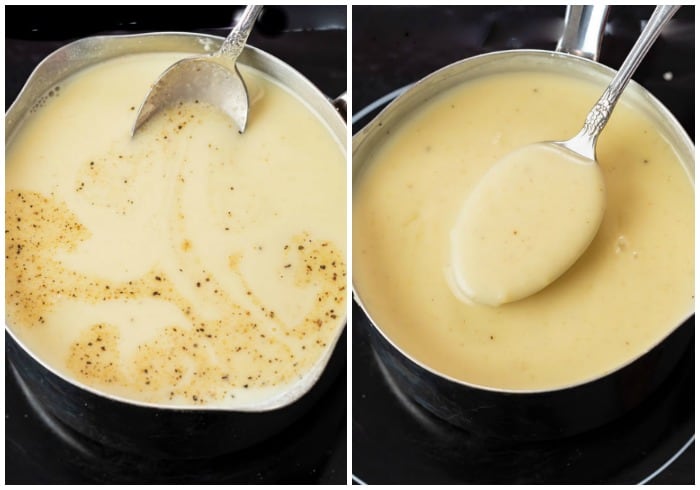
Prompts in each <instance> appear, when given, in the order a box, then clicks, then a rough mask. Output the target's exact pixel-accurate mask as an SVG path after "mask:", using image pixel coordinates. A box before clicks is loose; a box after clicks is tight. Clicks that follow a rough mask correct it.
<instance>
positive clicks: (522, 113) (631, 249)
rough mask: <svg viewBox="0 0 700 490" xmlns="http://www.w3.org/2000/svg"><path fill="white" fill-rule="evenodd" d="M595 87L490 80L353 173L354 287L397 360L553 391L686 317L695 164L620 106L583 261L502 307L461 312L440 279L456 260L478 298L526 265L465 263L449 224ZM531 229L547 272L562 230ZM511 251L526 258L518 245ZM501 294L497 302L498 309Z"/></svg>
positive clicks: (407, 122)
mask: <svg viewBox="0 0 700 490" xmlns="http://www.w3.org/2000/svg"><path fill="white" fill-rule="evenodd" d="M600 91H601V88H600V87H599V86H598V85H596V84H593V83H591V82H587V81H586V80H582V79H580V78H575V77H573V76H567V75H563V74H556V73H551V72H550V73H542V72H540V73H537V72H527V71H523V72H512V73H507V74H497V75H496V74H493V75H487V76H486V75H485V76H482V77H481V78H477V79H474V80H472V81H469V82H465V83H463V84H461V85H458V86H454V87H452V88H451V89H449V90H446V91H445V92H443V93H442V94H440V95H438V96H435V97H433V98H431V99H429V100H428V101H427V102H425V103H424V104H423V105H421V106H420V107H419V108H418V109H416V110H415V111H414V112H413V113H412V114H411V115H410V116H409V117H406V118H405V119H404V120H402V121H401V123H400V124H398V125H397V126H396V127H391V128H390V132H389V131H387V132H386V133H385V137H384V139H383V141H382V143H381V144H379V145H378V146H377V147H376V148H375V149H373V151H372V153H371V154H369V156H368V157H367V161H364V162H361V167H360V170H359V171H358V173H357V175H356V176H355V178H354V184H353V284H354V286H355V289H356V291H357V293H358V295H359V297H360V299H361V301H362V303H363V305H364V306H365V308H366V310H367V312H368V313H369V315H370V316H371V317H372V319H373V320H374V321H375V322H376V324H377V325H378V326H379V328H381V330H382V331H383V332H384V333H385V334H386V336H387V337H388V338H389V339H391V341H392V342H394V343H395V344H396V345H397V346H398V347H399V348H400V349H402V350H403V351H404V352H406V353H407V354H408V355H410V356H411V357H413V358H414V359H416V360H417V361H419V362H421V363H422V364H424V365H426V366H429V367H430V368H432V369H434V370H436V371H438V372H440V373H442V374H444V375H447V376H450V377H453V378H455V379H458V380H462V381H464V382H467V383H472V384H475V385H480V386H485V387H490V388H494V389H506V390H547V389H556V388H560V387H564V386H568V385H571V384H575V383H579V382H584V381H586V380H590V379H592V378H595V377H597V376H600V375H603V374H605V373H608V372H611V371H613V370H615V369H616V368H618V367H620V366H621V365H623V364H625V363H627V362H629V361H631V360H632V359H634V358H636V357H638V356H639V355H641V354H642V353H644V352H646V351H648V350H649V349H650V348H652V347H653V346H654V345H656V344H657V343H658V342H659V341H660V340H661V339H663V338H664V337H665V336H666V335H668V333H669V332H670V331H671V330H672V329H674V328H675V327H676V326H677V325H679V324H680V323H681V322H682V321H684V320H685V319H686V318H687V317H688V316H689V315H690V314H691V313H692V311H693V303H694V187H693V181H692V177H691V176H690V171H689V169H690V165H692V162H682V161H680V158H679V156H678V155H677V154H676V153H675V151H674V149H673V148H672V147H671V145H670V143H669V142H668V141H666V140H665V139H664V137H663V136H662V133H661V131H659V128H657V127H656V126H655V124H654V122H653V121H652V120H651V119H650V118H649V117H648V116H647V115H646V114H645V112H643V111H642V110H640V109H637V108H635V107H633V106H632V105H631V104H630V103H628V102H626V101H625V99H624V97H623V100H622V102H621V103H620V104H618V106H617V107H616V109H615V112H614V113H613V116H612V119H611V120H610V122H609V124H608V126H607V127H606V129H605V130H604V132H603V133H602V135H601V137H600V139H599V141H598V147H597V154H598V160H599V163H600V166H601V168H602V172H603V182H604V188H605V211H604V217H603V221H602V223H601V225H600V228H599V229H598V231H597V234H596V235H595V238H594V239H593V241H592V242H591V244H590V245H589V246H588V248H587V249H586V250H585V252H584V253H583V254H582V255H581V257H580V258H579V259H578V261H576V263H575V264H574V265H573V266H572V267H571V268H570V269H568V271H567V272H565V273H564V275H562V276H561V277H559V279H557V280H555V281H554V282H553V283H552V284H550V285H549V286H547V287H546V288H544V289H543V290H542V291H540V292H539V293H537V294H534V295H532V296H529V297H526V298H523V299H521V300H519V301H514V302H512V303H507V304H502V305H500V306H489V305H483V304H478V303H477V302H471V303H470V302H469V301H464V298H463V297H461V295H460V292H461V291H463V290H465V289H468V287H469V284H466V285H462V286H464V288H460V287H455V284H454V281H455V277H454V274H453V273H451V272H450V269H449V268H450V263H451V262H452V261H454V259H455V256H454V254H455V253H460V254H464V256H463V257H458V258H459V259H460V260H463V261H464V264H467V265H468V264H471V265H469V267H471V268H470V269H469V276H468V277H469V278H470V279H475V280H479V281H481V284H483V285H485V286H483V290H485V291H486V290H488V289H486V286H488V285H489V284H490V282H491V279H493V278H492V277H489V276H488V275H489V274H490V273H491V271H493V272H494V274H496V273H497V274H507V272H508V269H509V268H511V269H512V270H513V271H516V270H517V268H518V267H519V266H520V265H521V264H520V262H521V261H519V260H518V259H517V257H515V258H514V260H513V261H512V263H507V264H505V263H504V264H495V265H492V267H489V266H488V261H489V257H488V256H484V254H485V253H488V250H489V249H493V250H494V253H500V252H499V248H498V247H497V246H496V245H498V244H494V246H493V247H492V248H489V247H484V246H479V247H478V253H479V254H480V255H479V256H477V257H476V258H475V257H470V255H469V254H470V253H471V252H472V251H473V250H471V249H467V248H468V247H470V246H473V247H475V245H474V240H476V239H477V238H476V237H474V236H460V233H461V230H463V228H460V226H459V225H460V223H462V222H463V221H464V218H463V217H460V212H461V210H462V209H463V204H464V202H465V200H466V199H468V197H469V196H470V193H471V192H472V191H473V190H474V189H475V188H476V186H477V184H478V183H479V182H480V181H481V179H482V178H483V177H484V175H486V173H487V172H488V171H489V170H490V169H491V167H492V166H493V165H494V163H495V162H497V161H498V160H499V159H501V158H502V157H503V156H505V155H507V154H509V153H510V152H513V151H515V150H516V149H518V148H521V147H524V146H526V145H529V144H531V143H535V142H538V141H561V140H566V139H568V138H570V137H571V136H572V135H574V134H576V133H577V132H578V131H579V130H580V127H581V125H582V122H583V121H584V120H585V117H586V114H587V112H588V111H589V109H590V108H591V107H592V106H593V104H594V103H595V101H596V100H597V98H598V97H599V95H600ZM382 129H383V130H384V128H382ZM525 184H527V183H525ZM579 187H580V188H581V189H584V190H585V189H588V190H591V189H593V190H594V191H595V190H596V189H597V188H596V187H595V186H593V187H592V186H575V185H571V186H570V188H569V189H567V191H566V192H567V193H569V194H570V195H569V199H570V200H571V202H572V203H577V202H580V201H581V200H582V199H583V200H588V199H592V196H590V195H588V194H586V193H585V192H583V193H577V191H576V189H577V188H579ZM518 196H519V193H517V192H508V193H506V192H504V193H503V195H502V196H500V201H499V202H498V205H499V206H500V205H502V206H504V207H509V206H510V207H517V206H519V205H522V204H523V203H519V202H518ZM526 205H527V203H526ZM596 205H597V204H596ZM556 213H559V214H561V216H562V219H567V218H566V217H567V216H568V213H569V211H568V210H567V209H566V208H564V209H560V210H556V212H552V213H549V215H551V216H554V215H556ZM494 216H495V215H494ZM482 218H483V217H480V218H479V219H481V222H482V223H486V224H488V220H486V219H482ZM494 219H496V218H495V217H494ZM460 220H462V221H460ZM548 222H549V221H548ZM509 225H511V224H509ZM568 225H569V223H566V222H563V223H562V226H568ZM540 228H541V229H539V228H538V229H537V230H536V234H533V236H532V237H530V240H531V242H532V243H533V244H536V243H539V244H545V245H547V246H550V247H553V252H552V258H553V260H556V259H557V258H556V256H555V255H556V246H557V243H558V242H557V241H552V240H549V239H548V238H547V237H548V235H549V236H554V237H556V236H558V231H559V230H554V229H552V228H551V227H540ZM472 229H476V228H475V227H472ZM533 229H534V228H533ZM531 231H532V230H531ZM503 232H504V234H503V235H502V236H503V239H504V240H521V239H525V238H527V237H522V236H519V235H518V232H519V230H518V228H517V226H516V227H512V228H510V229H506V228H504V229H503ZM492 236H493V237H496V238H497V237H498V235H497V234H493V235H492ZM455 244H456V245H457V247H456V250H457V252H455V250H454V245H455ZM561 245H562V246H564V245H565V244H564V243H562V244H561ZM465 247H467V248H465ZM516 250H518V253H520V252H523V253H527V246H525V247H520V245H519V244H518V248H517V249H516ZM525 257H527V256H525ZM480 258H481V259H483V260H482V262H483V263H482V262H480V261H479V259H480ZM530 265H531V264H528V267H529V266H530ZM463 266H464V265H462V266H460V267H463ZM545 266H548V264H545ZM547 268H548V267H543V268H542V269H543V271H542V273H543V274H544V273H545V272H546V270H545V269H547ZM518 272H519V271H518ZM530 273H531V274H538V273H539V272H538V270H532V271H531V272H530ZM480 274H481V275H482V276H480ZM543 279H546V278H544V277H543ZM501 296H502V294H501V293H500V292H499V291H495V293H494V294H493V296H492V297H493V298H495V299H494V301H493V303H494V304H498V303H500V302H501Z"/></svg>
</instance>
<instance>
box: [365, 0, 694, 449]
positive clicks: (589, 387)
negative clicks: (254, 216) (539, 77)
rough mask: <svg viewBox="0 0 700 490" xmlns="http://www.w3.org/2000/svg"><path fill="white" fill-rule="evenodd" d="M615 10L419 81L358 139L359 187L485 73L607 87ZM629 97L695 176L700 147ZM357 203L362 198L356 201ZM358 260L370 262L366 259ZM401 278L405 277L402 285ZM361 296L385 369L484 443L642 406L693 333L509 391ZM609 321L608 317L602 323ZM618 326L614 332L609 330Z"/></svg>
mask: <svg viewBox="0 0 700 490" xmlns="http://www.w3.org/2000/svg"><path fill="white" fill-rule="evenodd" d="M606 9H607V8H606V7H602V6H587V7H580V6H579V7H570V8H569V9H568V10H567V14H566V21H565V27H564V30H563V35H562V37H561V39H560V41H559V44H558V46H557V49H556V50H555V51H547V50H526V49H522V50H521V49H518V50H509V51H500V52H493V53H487V54H483V55H479V56H475V57H471V58H467V59H464V60H462V61H458V62H456V63H453V64H451V65H449V66H446V67H444V68H441V69H439V70H437V71H435V72H433V73H432V74H430V75H428V76H426V77H425V78H423V79H421V80H420V81H418V82H417V83H415V84H414V85H413V86H412V87H411V88H410V89H408V90H407V91H405V92H403V93H402V94H401V95H399V96H398V97H397V98H396V99H395V100H394V101H393V102H392V103H391V104H389V105H388V106H387V107H386V108H385V109H383V110H382V111H381V112H380V113H379V114H378V115H376V117H374V119H373V120H372V121H370V122H369V123H368V124H367V125H366V126H365V127H363V128H362V129H361V130H360V131H359V132H358V133H356V135H355V136H354V138H353V149H352V151H353V182H354V183H355V182H356V181H357V178H358V176H359V175H361V174H362V172H363V170H364V168H365V165H366V163H367V161H368V160H369V159H370V157H371V156H372V154H373V152H375V151H376V150H377V148H379V147H380V146H381V144H382V141H383V140H384V138H385V135H386V134H387V133H389V132H390V131H391V130H392V129H393V128H395V127H397V126H398V125H399V124H400V123H401V121H402V120H403V119H405V118H406V116H407V115H409V114H411V113H412V112H413V111H415V110H416V109H417V108H418V107H419V106H421V104H423V103H424V101H426V100H428V99H430V98H432V97H435V96H438V95H439V94H441V93H443V92H444V91H446V90H447V89H449V88H451V87H453V86H455V85H457V84H460V83H462V82H465V81H469V80H473V79H477V78H478V77H481V76H484V75H487V74H493V73H504V72H511V71H518V70H541V71H545V72H547V71H551V72H555V73H569V74H575V76H576V77H577V78H581V79H587V80H593V81H598V82H599V83H600V84H601V87H604V86H605V85H607V83H608V81H609V80H610V79H611V78H612V76H613V74H614V71H613V70H612V69H611V68H609V67H607V66H605V65H603V64H601V63H598V62H597V61H596V59H597V56H598V51H599V48H600V46H601V39H602V34H603V30H604V26H605V21H606V16H607V10H606ZM626 90H627V94H626V96H627V97H628V99H629V100H630V101H632V102H633V103H634V104H635V105H637V106H638V107H642V108H643V110H644V112H645V113H646V114H648V115H649V116H650V117H651V118H653V120H654V121H655V122H656V123H657V124H658V126H659V127H660V128H661V131H662V133H663V137H664V138H665V139H666V140H667V141H669V142H670V144H671V145H672V147H673V148H674V149H675V151H676V152H677V154H678V155H680V157H681V161H683V162H684V164H685V165H686V171H687V174H688V175H689V176H690V177H691V179H692V178H693V177H692V176H693V174H694V169H693V165H694V157H693V155H694V146H693V142H692V141H691V139H690V138H689V137H688V135H687V134H686V133H685V131H684V130H683V128H682V126H681V125H680V124H679V123H678V121H677V120H676V119H675V118H674V117H673V115H672V114H671V113H670V111H669V110H668V109H667V108H666V107H664V106H663V105H662V104H661V103H660V102H659V101H658V100H657V99H656V98H654V97H653V96H652V95H651V94H650V93H649V92H648V91H647V90H646V89H644V88H643V87H642V86H641V85H639V84H637V83H635V82H631V83H630V85H629V86H628V88H627V89H626ZM353 199H357V197H356V196H353ZM354 257H355V258H354V261H355V262H356V263H357V261H360V260H362V257H361V256H360V255H358V254H357V253H356V254H354ZM397 280H400V279H397ZM353 290H354V299H355V301H356V302H357V303H358V304H359V305H360V306H361V307H362V309H363V311H364V313H365V314H366V316H367V317H368V319H369V320H370V322H369V323H370V324H371V327H370V332H369V337H370V340H371V344H372V346H373V348H374V351H375V354H376V356H377V358H378V359H379V361H380V363H381V365H382V367H383V371H384V373H385V374H386V375H387V376H388V377H389V378H390V379H391V381H392V382H393V384H394V385H395V386H396V387H398V389H400V390H401V391H402V392H403V393H405V394H406V395H408V397H409V399H411V400H412V401H413V402H415V403H417V404H418V405H419V406H422V407H423V408H424V409H426V410H428V411H429V412H431V413H433V414H435V415H437V416H438V417H440V418H441V419H444V420H446V421H448V422H450V423H452V424H454V425H456V426H458V427H461V428H463V429H466V430H468V431H469V432H471V433H473V434H477V435H479V436H481V437H487V438H490V437H493V438H501V439H503V438H506V439H511V440H546V439H555V438H561V437H566V436H570V435H573V434H577V433H582V432H584V431H587V430H590V429H593V428H595V427H599V426H601V425H603V424H605V423H608V422H611V421H612V420H614V419H615V418H617V417H620V416H621V415H623V414H624V413H626V412H628V411H629V410H631V409H632V408H633V407H635V406H637V405H639V404H640V403H641V402H642V401H643V400H644V399H645V398H647V397H648V396H649V395H650V394H651V393H652V392H654V391H655V390H656V389H657V388H658V387H659V386H660V384H661V383H662V382H663V381H664V380H665V379H666V378H667V377H668V376H669V374H670V373H671V372H672V370H673V368H674V366H676V364H677V362H678V361H679V360H680V359H681V357H682V354H683V353H684V352H685V349H686V348H687V347H688V345H689V341H690V339H691V338H692V337H693V330H694V328H693V324H694V315H693V314H691V315H689V316H688V317H687V318H685V319H684V321H682V322H680V323H679V324H678V325H673V328H669V330H668V334H667V335H666V336H665V338H663V340H661V341H660V342H658V343H657V344H656V345H655V346H654V347H653V348H651V349H650V350H648V351H647V352H645V353H644V354H642V355H640V356H639V357H637V358H635V359H633V360H631V361H629V362H628V363H626V364H625V365H623V366H620V367H619V368H617V369H615V370H614V371H612V372H609V373H607V374H605V375H602V376H599V377H597V378H595V379H591V380H588V381H586V382H582V383H578V384H574V385H570V386H566V387H564V388H558V389H544V390H531V391H528V390H500V389H492V388H489V387H484V386H481V385H476V384H470V383H467V382H464V381H462V380H458V379H455V378H454V377H451V376H448V375H446V374H445V373H443V372H440V371H439V370H437V369H434V368H433V367H431V366H429V365H427V364H426V363H425V362H423V361H421V360H420V359H417V358H416V357H415V356H413V355H412V354H411V353H410V352H408V351H407V350H406V349H405V348H403V347H402V346H401V345H399V343H398V342H396V340H395V339H393V338H392V336H391V335H390V334H389V333H387V330H386V329H385V328H383V325H382V323H381V322H377V321H375V319H374V318H373V317H374V312H373V310H372V309H371V308H368V307H367V304H368V301H367V297H366V296H364V295H365V294H366V293H365V292H364V291H363V290H362V289H361V288H358V285H357V282H354V288H353ZM600 321H605V319H604V318H601V320H600ZM610 328H615V326H614V325H610Z"/></svg>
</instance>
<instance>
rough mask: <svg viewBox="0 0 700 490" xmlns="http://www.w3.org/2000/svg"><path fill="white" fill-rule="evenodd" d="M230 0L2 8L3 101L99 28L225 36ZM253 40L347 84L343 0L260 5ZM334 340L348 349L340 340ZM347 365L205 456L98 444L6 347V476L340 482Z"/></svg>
mask: <svg viewBox="0 0 700 490" xmlns="http://www.w3.org/2000/svg"><path fill="white" fill-rule="evenodd" d="M236 10H237V8H236V7H225V6H217V7H197V8H192V7H189V8H188V7H177V6H168V7H158V8H142V7H83V6H80V7H75V6H74V7H60V8H59V7H40V8H39V7H17V6H10V7H6V8H5V14H6V18H5V19H6V20H5V27H6V32H5V34H6V38H5V73H6V75H5V105H6V109H7V107H9V105H10V104H11V103H12V101H13V100H14V99H15V97H16V96H17V94H18V92H19V90H20V89H21V88H22V86H23V85H24V83H25V81H26V79H27V77H28V76H29V74H30V73H31V71H32V70H33V69H34V67H35V66H36V65H37V63H39V62H40V61H41V60H42V59H43V58H44V57H45V56H46V55H48V54H49V53H51V52H52V51H54V50H55V49H57V48H58V47H60V46H62V45H64V44H67V43H68V42H70V41H72V40H75V39H78V38H80V37H86V36H91V35H98V34H127V33H135V32H150V31H189V32H201V33H207V34H216V35H222V36H225V35H226V34H228V30H229V27H228V26H230V25H231V20H232V19H233V16H234V13H235V12H236ZM249 43H250V44H251V45H253V46H256V47H258V48H261V49H263V50H265V51H267V52H269V53H272V54H273V55H275V56H277V57H278V58H280V59H282V60H284V61H285V62H287V63H288V64H290V65H292V66H293V67H295V68H296V69H297V70H299V71H300V72H301V73H303V74H304V75H305V76H306V77H307V78H309V79H310V80H311V81H312V82H313V83H314V84H316V85H317V86H318V87H319V88H320V89H321V91H323V92H324V93H326V94H327V95H329V96H330V97H335V96H337V95H339V94H340V93H341V92H343V91H345V90H346V83H347V76H346V69H347V66H346V59H347V57H346V52H347V30H346V9H345V6H336V7H290V6H285V7H266V9H265V10H264V11H263V14H262V17H261V19H260V21H259V23H258V24H257V25H256V28H255V30H254V31H253V33H252V34H251V36H250V39H249ZM338 348H339V349H341V350H342V351H344V350H345V342H344V341H343V342H340V343H339V344H338ZM346 386H347V384H346V370H345V369H343V370H341V372H340V373H339V375H338V377H337V379H336V381H335V382H334V384H333V385H332V387H331V388H330V389H329V391H328V392H326V393H325V395H324V396H323V398H321V399H320V400H319V402H318V403H317V404H316V405H314V407H313V408H312V409H311V410H310V411H309V412H308V413H307V414H306V415H305V416H304V417H303V418H302V419H300V420H299V421H298V422H296V423H295V424H293V425H292V426H291V427H289V428H288V429H287V430H285V431H283V432H282V433H280V434H278V435H277V436H274V437H272V438H271V439H269V440H267V441H264V442H262V443H260V444H259V445H256V446H254V447H252V448H249V449H246V450H244V451H241V452H238V453H233V454H228V455H224V456H221V457H218V458H212V459H207V460H190V461H176V460H153V459H148V458H144V457H142V456H140V455H138V454H127V453H122V452H119V451H115V450H113V449H110V448H108V447H103V446H99V445H97V444H96V443H94V442H93V441H90V440H88V439H86V438H84V437H83V436H81V435H80V434H77V433H75V432H73V431H71V430H70V429H67V428H66V427H64V426H62V425H61V424H60V423H57V422H56V421H55V420H53V419H51V418H50V417H48V416H46V414H45V413H44V412H43V411H42V410H41V407H39V406H36V405H33V404H32V401H31V399H30V398H27V397H26V396H25V395H24V393H23V392H22V389H21V388H20V385H19V384H18V379H17V378H16V376H15V374H14V373H13V370H12V366H11V363H10V361H9V360H7V356H6V364H5V477H6V483H14V484H23V483H34V484H51V483H62V484H79V483H127V482H128V483H268V484H275V483H302V484H305V483H339V484H343V483H346V481H347V437H346V436H347V430H346V428H347V389H346Z"/></svg>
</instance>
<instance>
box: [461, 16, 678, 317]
mask: <svg viewBox="0 0 700 490" xmlns="http://www.w3.org/2000/svg"><path fill="white" fill-rule="evenodd" d="M678 8H679V6H673V5H661V6H658V7H657V8H656V10H654V13H653V14H652V16H651V18H650V19H649V21H648V23H647V25H646V26H645V27H644V30H643V31H642V33H641V35H640V37H639V39H637V42H636V43H635V45H634V47H633V48H632V50H631V51H630V53H629V54H628V55H627V58H626V59H625V61H624V63H623V64H622V66H621V67H620V70H619V71H618V72H617V74H616V75H615V76H614V77H613V79H612V81H611V82H610V85H609V86H608V88H607V89H606V90H605V92H603V95H602V96H601V97H600V99H599V100H598V102H597V103H596V104H595V105H594V106H593V108H592V109H591V111H590V112H589V114H588V116H587V117H586V122H585V124H584V125H583V128H582V129H581V131H580V132H579V133H578V134H577V135H576V136H574V137H573V138H571V139H569V140H566V141H556V142H543V143H536V144H534V145H528V146H526V147H523V148H520V149H518V150H516V151H514V152H512V153H510V154H508V155H506V156H505V157H504V158H503V159H501V160H499V161H498V162H496V164H495V165H494V166H493V167H492V168H491V169H490V170H489V172H487V173H486V175H485V176H484V177H483V178H482V180H481V181H480V182H479V183H478V184H477V186H476V188H475V190H474V191H473V192H472V194H471V195H470V196H469V198H468V199H467V200H466V201H465V203H464V205H463V207H462V210H461V212H460V213H459V215H458V218H457V221H456V223H455V225H454V226H453V228H452V231H451V234H450V238H451V255H450V262H451V263H450V265H449V267H448V282H449V284H450V286H451V287H452V289H453V291H454V292H455V295H456V296H457V297H458V298H459V299H461V300H463V301H465V302H476V303H481V304H487V305H492V306H497V305H500V304H503V303H508V302H511V301H516V300H519V299H522V298H525V297H527V296H530V295H532V294H535V293H536V292H538V291H540V290H541V289H543V288H545V287H546V286H548V285H549V284H550V283H552V282H553V281H554V280H556V279H557V278H558V277H559V276H561V275H562V274H563V273H564V272H566V271H567V270H568V269H569V268H570V267H571V266H572V265H573V264H574V263H575V262H576V261H577V260H578V258H579V257H580V256H581V255H582V254H583V252H584V251H585V250H586V249H587V248H588V246H589V245H590V243H591V241H592V240H593V238H594V237H595V235H596V234H597V232H598V228H599V227H600V223H601V222H602V220H603V215H604V213H605V185H604V179H603V174H602V171H601V169H600V166H599V165H598V163H597V161H596V142H597V140H598V136H599V135H600V132H601V131H602V130H603V128H604V127H605V125H606V123H607V122H608V119H609V118H610V115H611V114H612V110H613V108H614V107H615V104H616V103H617V101H618V99H619V98H620V96H621V95H622V92H623V90H624V88H625V87H626V86H627V83H628V82H629V80H630V78H631V77H632V74H633V73H634V71H635V70H636V69H637V67H638V66H639V64H640V62H641V61H642V59H643V58H644V56H645V55H646V54H647V52H648V51H649V48H650V47H651V45H652V44H653V43H654V41H655V40H656V38H657V37H658V36H659V34H660V33H661V29H662V28H663V26H664V25H665V24H666V22H668V20H669V19H670V18H671V17H672V16H673V14H674V13H675V12H676V11H677V10H678ZM506 196H507V197H508V198H509V199H510V200H511V201H509V202H508V203H506V202H505V200H504V199H505V198H506ZM574 196H578V199H576V198H575V197H574ZM511 202H512V203H513V204H512V205H511V204H510V203H511Z"/></svg>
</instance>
